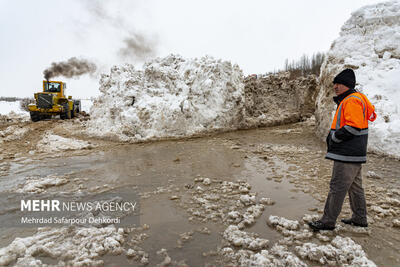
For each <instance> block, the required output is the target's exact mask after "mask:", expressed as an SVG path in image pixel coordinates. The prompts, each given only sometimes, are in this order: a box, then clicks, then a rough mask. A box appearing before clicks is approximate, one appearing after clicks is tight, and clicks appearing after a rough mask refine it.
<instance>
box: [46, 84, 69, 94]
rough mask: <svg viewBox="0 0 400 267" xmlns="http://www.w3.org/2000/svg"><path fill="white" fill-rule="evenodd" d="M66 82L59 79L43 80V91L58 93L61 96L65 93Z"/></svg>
mask: <svg viewBox="0 0 400 267" xmlns="http://www.w3.org/2000/svg"><path fill="white" fill-rule="evenodd" d="M66 87H67V86H66V84H65V83H63V82H57V81H43V92H46V93H58V94H59V95H60V96H64V95H65V89H66Z"/></svg>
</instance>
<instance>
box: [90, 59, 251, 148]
mask: <svg viewBox="0 0 400 267" xmlns="http://www.w3.org/2000/svg"><path fill="white" fill-rule="evenodd" d="M100 92H101V95H100V96H99V97H98V98H97V99H95V100H94V103H93V106H92V108H91V110H90V113H91V120H90V121H89V123H88V132H89V133H90V134H92V135H95V136H109V137H117V138H118V139H119V140H122V141H131V142H135V141H140V140H149V139H160V138H167V137H184V136H191V135H195V134H200V133H205V132H210V131H216V130H228V129H236V128H238V127H239V125H240V124H241V123H242V122H243V117H244V84H243V73H242V70H241V69H240V68H239V67H238V66H237V65H232V64H231V63H230V62H228V61H222V60H216V59H214V58H212V57H208V56H206V57H202V58H200V59H197V58H196V59H185V58H183V57H181V56H179V55H169V56H167V57H165V58H156V59H154V60H152V61H150V62H147V63H145V64H144V66H143V70H135V68H134V67H133V66H132V65H128V64H127V65H123V66H114V67H113V68H112V69H111V72H110V74H109V75H102V78H101V80H100Z"/></svg>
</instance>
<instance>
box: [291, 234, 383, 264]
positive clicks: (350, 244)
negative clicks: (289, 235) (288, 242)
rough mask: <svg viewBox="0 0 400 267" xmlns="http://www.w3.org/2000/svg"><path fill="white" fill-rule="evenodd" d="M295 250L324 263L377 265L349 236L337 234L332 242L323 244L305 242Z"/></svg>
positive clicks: (302, 256)
mask: <svg viewBox="0 0 400 267" xmlns="http://www.w3.org/2000/svg"><path fill="white" fill-rule="evenodd" d="M295 250H296V252H297V254H298V255H299V256H300V257H301V258H303V259H306V258H307V259H309V260H311V261H316V262H318V263H320V264H323V265H329V266H334V265H340V266H343V265H344V266H376V265H375V263H374V262H372V261H371V260H369V259H368V258H367V256H366V255H365V252H364V250H363V249H362V247H361V246H360V245H358V244H356V243H354V241H353V240H352V239H351V238H349V237H340V236H336V237H335V239H333V240H332V242H331V244H328V245H322V246H319V245H317V244H314V243H305V244H303V245H302V246H297V247H296V248H295Z"/></svg>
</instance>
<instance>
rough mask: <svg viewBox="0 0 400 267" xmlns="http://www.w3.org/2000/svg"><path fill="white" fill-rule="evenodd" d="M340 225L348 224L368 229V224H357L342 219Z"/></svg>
mask: <svg viewBox="0 0 400 267" xmlns="http://www.w3.org/2000/svg"><path fill="white" fill-rule="evenodd" d="M342 223H345V224H350V225H354V226H358V227H368V223H357V222H354V221H353V220H352V219H342Z"/></svg>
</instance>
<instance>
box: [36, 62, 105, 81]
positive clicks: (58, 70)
mask: <svg viewBox="0 0 400 267" xmlns="http://www.w3.org/2000/svg"><path fill="white" fill-rule="evenodd" d="M96 69H97V66H96V64H94V63H93V62H91V61H89V60H87V59H79V58H76V57H72V58H70V59H68V60H67V61H62V62H53V63H51V66H50V67H49V68H47V69H45V70H44V71H43V75H44V78H45V79H46V80H47V81H48V80H49V79H51V78H53V77H57V76H63V77H66V78H72V77H78V76H81V75H83V74H93V73H94V72H95V71H96Z"/></svg>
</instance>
